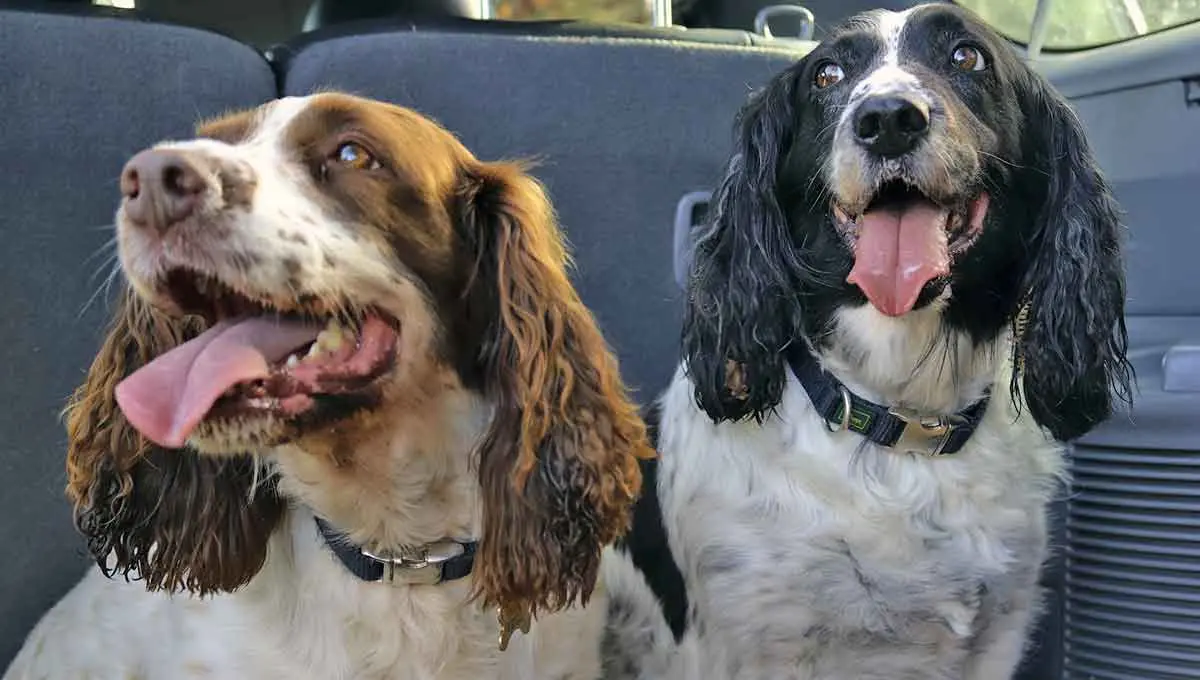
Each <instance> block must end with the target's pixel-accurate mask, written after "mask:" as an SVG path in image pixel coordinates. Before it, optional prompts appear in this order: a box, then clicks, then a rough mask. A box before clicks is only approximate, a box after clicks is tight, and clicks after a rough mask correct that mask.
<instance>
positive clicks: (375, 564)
mask: <svg viewBox="0 0 1200 680" xmlns="http://www.w3.org/2000/svg"><path fill="white" fill-rule="evenodd" d="M314 519H316V521H317V530H318V531H320V532H321V538H323V539H324V540H325V545H326V546H328V547H329V549H330V550H331V551H333V554H334V555H336V556H337V558H338V560H339V561H340V562H341V563H342V565H343V566H345V567H346V569H347V570H349V571H350V573H351V574H354V575H355V576H357V577H358V578H359V580H362V581H367V582H369V583H376V582H380V581H383V582H387V583H400V584H410V585H431V586H432V585H437V584H439V583H444V582H446V581H455V580H458V579H460V578H463V577H465V576H467V575H468V574H470V573H471V568H472V567H474V566H475V548H476V547H477V546H478V543H477V542H475V541H469V542H463V541H455V540H452V539H446V540H443V541H437V542H435V543H426V544H425V545H419V546H411V547H405V548H402V549H401V550H399V551H377V552H371V551H368V550H367V549H366V548H362V547H360V546H356V545H354V544H353V543H351V542H350V541H349V540H347V539H346V536H345V534H343V533H341V532H340V531H338V530H337V529H334V528H333V527H331V526H330V525H329V524H328V523H327V522H325V521H324V520H322V519H320V518H314Z"/></svg>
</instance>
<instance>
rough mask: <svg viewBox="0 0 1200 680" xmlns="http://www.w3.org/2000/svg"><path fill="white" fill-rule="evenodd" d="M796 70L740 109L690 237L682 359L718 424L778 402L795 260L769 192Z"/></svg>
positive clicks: (793, 331)
mask: <svg viewBox="0 0 1200 680" xmlns="http://www.w3.org/2000/svg"><path fill="white" fill-rule="evenodd" d="M795 73H796V70H793V69H789V70H787V71H784V72H782V73H780V74H779V75H777V76H776V77H775V78H774V79H773V80H772V81H771V82H770V83H769V84H768V85H767V86H766V88H764V89H763V90H762V91H760V92H759V93H758V94H757V95H756V96H755V97H754V98H753V99H752V100H751V101H750V102H749V103H748V104H747V105H746V106H745V107H744V108H743V109H742V111H741V113H740V114H739V117H738V123H737V126H736V127H737V139H736V149H735V152H736V153H735V155H734V156H733V158H732V160H731V161H730V162H729V165H728V167H727V168H726V172H725V177H724V180H723V181H722V182H721V185H720V187H719V188H718V189H717V192H716V195H715V197H714V199H713V204H712V208H711V212H710V220H709V224H708V225H707V227H706V228H705V229H704V231H703V233H701V234H700V236H699V238H698V240H697V242H696V245H695V251H694V255H693V259H692V271H691V273H690V277H689V282H688V301H687V306H686V309H685V311H684V322H683V359H684V362H685V364H686V366H687V370H688V374H689V376H690V377H691V380H692V383H693V384H694V385H695V393H696V401H697V403H698V404H699V406H700V408H702V409H704V411H705V412H706V413H707V414H708V415H709V417H710V418H712V419H713V420H714V421H717V422H720V421H722V420H740V419H742V418H745V417H753V418H761V417H762V416H763V415H765V414H766V412H768V411H770V410H771V409H772V408H774V407H775V405H777V404H778V403H779V400H780V399H781V398H782V396H783V388H784V385H785V383H786V377H787V370H786V367H785V360H784V358H783V356H782V354H781V350H782V349H783V348H785V347H786V346H787V345H788V344H789V343H790V342H792V341H793V340H794V339H796V338H797V337H798V331H799V329H800V324H801V315H800V304H799V298H798V295H797V293H796V286H795V281H796V280H797V279H798V277H800V276H801V275H802V271H803V265H802V263H801V262H800V261H799V259H798V255H797V249H796V248H795V246H794V245H793V243H792V237H791V234H790V232H789V229H788V223H787V220H786V219H785V217H784V214H783V210H782V209H781V207H780V205H779V200H778V198H777V194H776V188H777V184H778V173H779V169H780V163H781V162H782V161H783V160H784V158H785V157H786V155H787V153H788V145H789V142H790V139H791V125H792V122H793V121H794V120H795V113H794V106H795V97H796V84H795V81H796V75H795ZM730 362H732V363H730ZM731 368H732V370H731ZM731 378H733V379H735V382H736V383H737V384H736V385H730V384H729V382H730V379H731ZM734 388H736V389H734Z"/></svg>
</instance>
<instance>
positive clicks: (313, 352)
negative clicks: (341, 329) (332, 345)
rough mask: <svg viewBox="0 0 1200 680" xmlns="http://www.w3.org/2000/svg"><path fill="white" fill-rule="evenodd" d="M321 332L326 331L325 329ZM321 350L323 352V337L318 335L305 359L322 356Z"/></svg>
mask: <svg viewBox="0 0 1200 680" xmlns="http://www.w3.org/2000/svg"><path fill="white" fill-rule="evenodd" d="M321 332H322V333H324V332H325V331H321ZM321 352H322V350H321V338H320V336H317V341H316V342H314V343H313V344H312V346H311V347H309V348H308V353H307V354H305V355H304V359H305V360H307V359H312V358H313V357H317V356H320V355H321Z"/></svg>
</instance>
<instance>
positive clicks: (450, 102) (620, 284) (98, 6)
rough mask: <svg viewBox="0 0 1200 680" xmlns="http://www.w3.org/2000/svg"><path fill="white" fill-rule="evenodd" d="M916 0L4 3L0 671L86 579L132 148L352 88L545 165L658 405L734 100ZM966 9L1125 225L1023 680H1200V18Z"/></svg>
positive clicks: (1161, 1)
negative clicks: (101, 377)
mask: <svg viewBox="0 0 1200 680" xmlns="http://www.w3.org/2000/svg"><path fill="white" fill-rule="evenodd" d="M915 4H917V3H916V2H911V1H909V0H847V1H844V2H837V1H835V0H805V1H804V2H803V3H802V5H803V10H805V11H797V9H796V8H797V6H780V5H773V4H772V0H678V1H677V2H676V3H675V4H674V5H668V4H666V0H659V2H658V3H657V4H652V5H645V4H642V0H635V1H634V2H633V3H632V4H631V3H625V5H628V6H618V5H617V4H616V3H613V2H611V1H605V0H574V1H566V2H562V3H559V4H555V3H552V2H548V1H544V0H522V1H520V2H504V3H500V2H496V3H493V2H490V0H480V1H476V0H205V1H204V2H196V1H194V0H108V1H107V2H103V3H102V2H100V1H99V0H95V1H89V0H75V1H51V0H0V149H2V150H3V153H0V162H2V163H3V172H0V206H2V207H0V244H3V247H2V248H0V257H2V258H3V264H2V265H0V318H3V322H2V323H0V399H2V400H3V401H4V403H5V406H4V408H2V409H0V545H2V546H3V548H2V549H0V551H2V552H0V554H2V556H3V565H2V567H0V668H3V667H5V666H6V665H7V664H8V662H9V661H10V660H11V658H12V657H13V655H15V653H16V651H17V649H18V648H19V646H20V645H21V642H22V641H23V639H24V637H25V635H26V634H27V633H28V631H29V630H30V629H31V627H32V626H33V625H34V623H35V622H36V621H37V619H38V617H40V616H41V614H42V613H44V612H45V611H46V610H47V609H48V608H49V607H50V606H51V605H53V603H54V602H55V601H57V600H58V599H59V598H60V597H61V596H62V595H63V594H64V593H65V592H66V590H67V589H68V588H70V587H71V586H72V585H73V584H74V583H75V582H76V581H77V580H78V579H79V577H80V576H81V575H82V573H83V571H84V570H85V569H86V568H87V566H88V564H89V563H90V561H89V558H88V557H87V552H86V546H85V545H84V544H83V541H82V540H81V539H80V538H79V537H78V535H77V534H76V532H75V530H74V528H73V526H72V521H71V509H70V507H69V504H68V503H67V501H66V499H65V497H64V495H63V488H64V484H65V471H64V469H63V467H64V465H63V463H64V452H65V431H64V428H63V426H62V423H61V419H60V415H61V414H60V411H61V408H62V406H63V404H64V402H65V399H66V397H67V395H68V394H69V393H70V391H71V390H72V389H73V388H74V387H75V386H76V385H77V384H78V383H79V382H80V381H81V380H82V378H83V375H84V372H85V370H86V368H87V366H88V365H89V363H90V360H91V358H92V356H93V354H94V352H95V350H96V349H97V347H98V346H99V342H100V339H101V337H102V333H103V330H104V324H105V322H106V318H107V313H108V311H109V310H110V309H111V306H110V305H111V302H112V300H113V299H114V294H115V292H116V290H117V289H118V288H119V286H120V285H121V283H120V281H119V280H118V279H117V277H119V274H117V273H116V271H115V269H114V260H115V253H114V249H113V243H112V216H113V213H114V211H115V208H116V205H117V200H118V197H119V194H118V191H117V182H118V173H119V172H120V169H121V167H122V165H123V163H124V161H125V160H126V159H127V158H128V156H129V155H131V154H132V153H133V152H135V151H137V150H138V149H140V148H142V147H144V146H146V145H148V144H150V143H153V142H155V141H158V140H161V139H165V138H171V137H182V136H186V135H188V134H189V132H190V131H191V129H192V127H193V125H194V123H195V122H196V121H197V120H198V119H200V118H203V117H207V116H213V115H216V114H219V113H222V112H225V111H228V110H231V109H236V108H243V107H251V106H255V105H257V104H260V103H262V102H264V101H267V100H270V99H272V98H275V97H278V96H282V95H293V94H306V93H309V92H312V91H314V90H317V89H329V88H336V89H339V90H345V91H349V92H352V93H355V94H359V95H364V96H368V97H373V98H377V99H382V100H386V101H391V102H395V103H398V104H402V105H405V106H409V107H412V108H415V109H417V110H419V111H421V112H423V113H425V114H428V115H430V116H432V117H433V118H435V119H436V120H438V121H439V122H441V123H442V124H443V125H445V126H446V127H447V128H449V129H450V130H451V131H452V132H454V133H455V134H457V135H458V136H459V137H460V138H461V139H462V140H463V141H464V142H465V143H466V145H467V146H468V147H470V148H471V149H472V150H474V151H475V152H476V153H477V155H479V156H480V157H481V158H487V159H498V158H527V157H534V158H537V159H540V161H541V163H540V165H539V166H538V168H537V170H536V173H535V174H537V175H538V176H539V178H540V179H542V180H543V181H544V182H545V183H546V185H547V187H548V189H549V191H550V194H551V197H552V198H553V200H554V201H555V204H556V206H557V209H558V210H559V213H560V215H561V218H562V223H563V224H564V226H565V229H566V230H567V233H568V236H569V238H570V240H571V243H572V245H573V248H574V252H575V257H576V271H575V283H576V285H577V286H578V288H579V290H580V292H581V294H582V295H583V298H584V301H585V302H586V303H587V304H588V305H589V306H590V307H591V309H592V310H593V311H594V313H595V314H596V316H597V319H598V321H599V322H600V324H601V326H602V328H603V330H604V331H605V333H606V335H607V338H608V340H609V342H610V343H611V344H612V345H613V347H614V349H615V350H616V351H617V353H618V355H619V357H620V360H621V367H622V372H623V374H624V377H625V379H626V381H627V383H629V384H630V385H632V386H633V387H634V389H635V394H636V396H637V398H638V399H639V400H640V401H641V402H642V403H648V402H650V401H651V400H652V399H653V398H654V396H655V394H656V393H657V391H658V390H660V389H662V388H663V387H664V386H665V385H666V384H667V381H668V379H669V378H670V376H671V374H672V372H673V370H674V365H675V362H676V360H677V343H678V335H679V315H680V311H681V310H680V305H679V304H678V303H679V299H680V296H681V294H682V290H681V282H682V278H681V272H682V271H683V269H684V268H685V267H686V258H687V246H688V243H689V240H688V236H689V234H690V233H691V230H692V228H693V227H694V226H695V225H696V224H697V223H698V222H700V221H701V220H702V219H703V215H704V209H705V205H706V197H707V195H708V194H707V192H708V190H710V189H711V188H712V187H713V186H714V184H715V183H716V181H717V180H718V179H719V173H720V171H721V167H722V164H723V163H724V161H725V160H726V158H727V155H728V152H729V148H730V141H731V131H732V122H733V118H734V115H735V113H736V112H737V110H738V108H739V107H740V105H741V104H742V103H743V102H745V100H746V97H747V95H748V94H749V93H750V92H751V91H752V90H753V88H755V87H757V86H759V85H761V84H762V83H764V82H766V81H767V80H768V79H769V78H770V77H771V75H772V74H773V73H775V72H776V71H778V70H779V69H781V68H783V67H785V66H787V65H788V64H789V63H791V62H793V61H794V60H796V59H799V58H800V57H802V56H803V55H804V54H805V53H806V52H807V51H808V50H810V49H811V48H812V46H813V45H814V44H815V43H814V42H813V40H820V38H821V37H822V35H823V30H824V29H825V28H827V27H829V26H831V25H833V24H835V23H837V22H838V21H840V20H841V19H844V18H845V17H847V16H849V15H851V14H854V13H856V12H859V11H862V10H866V9H870V8H874V7H885V8H888V9H904V8H907V7H910V6H912V5H915ZM960 4H963V5H966V6H967V7H969V8H970V9H973V10H975V11H977V12H979V13H980V14H981V16H983V17H984V18H985V20H987V21H989V22H992V23H993V25H995V26H996V27H997V29H998V30H1000V31H1001V32H1002V33H1003V34H1005V35H1006V36H1007V37H1010V38H1012V40H1013V49H1016V50H1019V51H1021V52H1022V53H1023V54H1025V55H1026V56H1027V58H1029V59H1030V60H1031V62H1032V63H1033V65H1034V67H1035V69H1037V70H1038V71H1039V72H1040V73H1042V74H1043V75H1045V76H1046V77H1047V78H1048V79H1049V80H1050V81H1051V82H1052V83H1053V84H1054V85H1055V86H1057V88H1058V89H1059V90H1060V91H1061V92H1062V93H1063V94H1064V95H1065V96H1067V97H1068V98H1069V99H1070V101H1071V102H1072V104H1073V105H1074V106H1075V108H1076V110H1077V112H1078V114H1079V116H1080V117H1081V119H1082V120H1083V121H1084V123H1085V124H1086V126H1087V129H1088V130H1089V133H1090V141H1091V143H1092V145H1093V147H1094V150H1095V152H1096V154H1097V156H1098V158H1099V160H1100V162H1101V164H1102V165H1103V167H1104V170H1105V171H1106V173H1107V176H1108V178H1109V180H1110V181H1111V182H1112V184H1113V185H1114V187H1115V189H1116V193H1117V196H1118V198H1119V200H1120V202H1121V204H1122V207H1123V209H1124V211H1125V216H1126V224H1127V225H1128V231H1129V234H1128V251H1127V252H1128V256H1127V266H1128V294H1129V302H1128V307H1127V312H1128V318H1127V322H1128V326H1129V332H1130V336H1131V350H1132V351H1131V358H1132V359H1133V361H1134V363H1135V367H1136V370H1137V378H1138V392H1137V393H1136V394H1135V404H1134V407H1133V409H1132V411H1131V412H1128V413H1122V414H1120V415H1118V416H1116V417H1114V418H1113V419H1111V420H1110V421H1109V422H1108V423H1106V424H1104V425H1102V426H1101V427H1100V428H1098V429H1097V430H1095V431H1094V432H1092V433H1091V434H1089V435H1088V436H1086V437H1085V438H1083V439H1082V440H1080V441H1078V442H1076V443H1074V445H1073V446H1072V447H1071V452H1070V456H1071V474H1072V480H1071V481H1070V483H1069V484H1067V485H1066V486H1064V488H1063V491H1062V494H1061V501H1060V502H1059V503H1057V505H1056V507H1055V527H1056V531H1055V541H1054V543H1055V546H1056V550H1055V552H1054V557H1053V559H1052V560H1051V562H1050V563H1049V564H1048V565H1047V568H1046V570H1045V573H1044V584H1045V586H1046V589H1047V593H1048V596H1047V606H1046V612H1045V615H1044V617H1043V619H1042V621H1041V623H1040V625H1039V628H1038V631H1037V633H1036V635H1035V638H1034V639H1033V640H1031V643H1030V646H1029V654H1028V658H1027V659H1026V662H1025V664H1024V670H1023V671H1022V674H1021V675H1020V676H1019V677H1020V678H1022V679H1024V680H1034V679H1043V678H1044V679H1058V678H1069V679H1079V680H1082V679H1084V678H1089V679H1096V680H1154V679H1161V680H1183V679H1185V678H1200V420H1197V418H1196V414H1200V274H1198V273H1197V272H1196V271H1194V270H1193V269H1192V267H1194V266H1196V265H1195V253H1196V251H1195V250H1194V249H1195V248H1200V237H1197V238H1192V237H1191V236H1188V234H1193V233H1195V234H1200V224H1198V223H1197V218H1196V213H1195V211H1194V208H1193V206H1194V205H1195V204H1194V203H1193V198H1194V197H1193V196H1192V195H1191V192H1192V191H1200V23H1197V19H1200V3H1198V2H1196V0H1142V1H1141V2H1138V0H1104V1H1103V2H1102V1H1101V0H1086V2H1085V5H1086V9H1085V8H1084V7H1085V5H1081V4H1080V2H1079V0H1057V1H1054V0H1051V1H1050V2H1047V0H1040V1H1039V0H1004V2H995V0H973V1H971V2H961V3H960ZM592 5H595V6H596V7H592ZM1089 13H1090V14H1091V15H1097V13H1098V16H1099V18H1098V19H1097V18H1096V16H1092V17H1091V18H1090V19H1087V17H1085V16H1084V15H1085V14H1089ZM1085 19H1087V20H1086V21H1085ZM1089 22H1090V23H1089ZM1085 24H1086V26H1085Z"/></svg>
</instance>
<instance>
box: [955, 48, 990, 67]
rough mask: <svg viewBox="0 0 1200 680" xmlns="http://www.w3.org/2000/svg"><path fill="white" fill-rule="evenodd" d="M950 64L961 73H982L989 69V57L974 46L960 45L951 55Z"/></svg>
mask: <svg viewBox="0 0 1200 680" xmlns="http://www.w3.org/2000/svg"><path fill="white" fill-rule="evenodd" d="M950 63H951V64H954V68H956V69H958V70H960V71H982V70H984V69H986V68H987V65H988V63H987V57H985V56H983V50H980V49H979V48H978V47H974V46H972V45H959V46H958V47H957V48H955V49H954V53H953V54H951V55H950Z"/></svg>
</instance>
